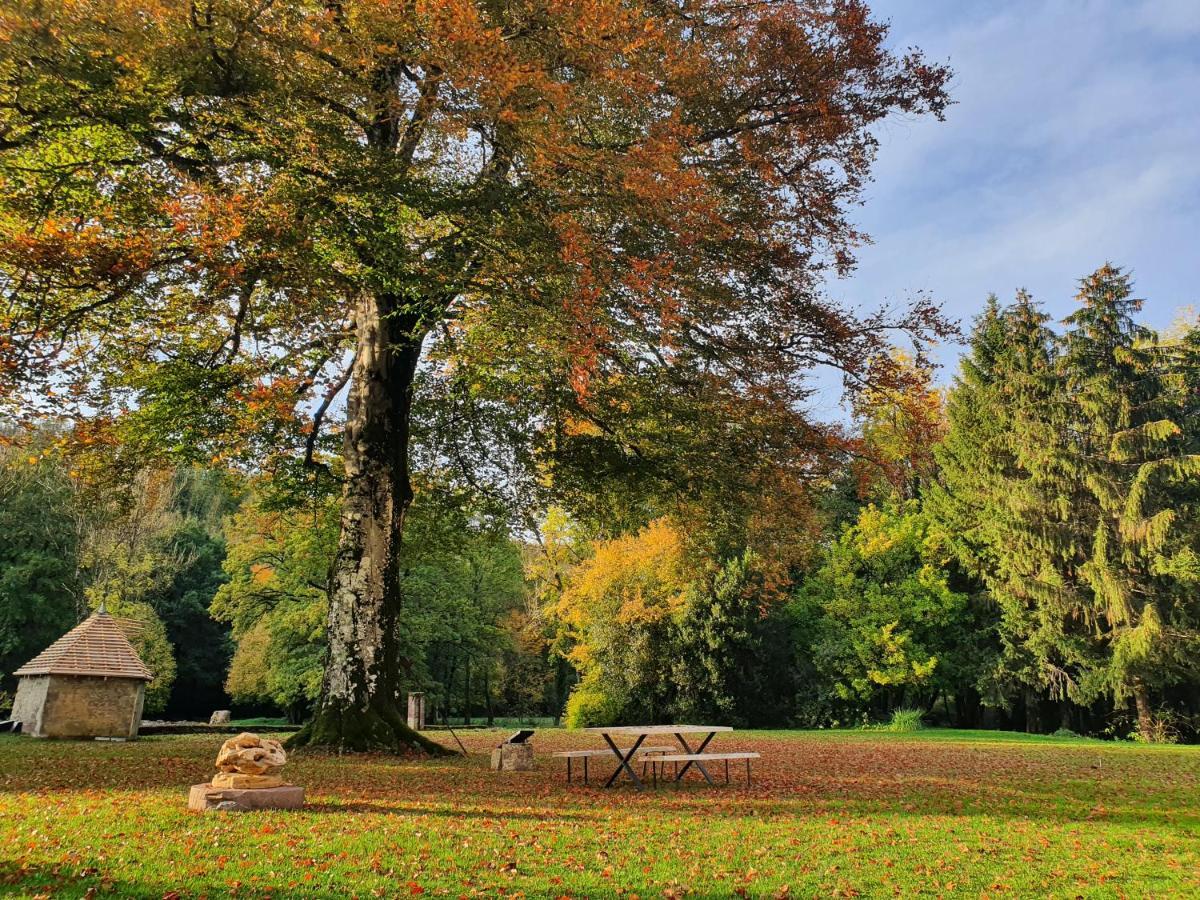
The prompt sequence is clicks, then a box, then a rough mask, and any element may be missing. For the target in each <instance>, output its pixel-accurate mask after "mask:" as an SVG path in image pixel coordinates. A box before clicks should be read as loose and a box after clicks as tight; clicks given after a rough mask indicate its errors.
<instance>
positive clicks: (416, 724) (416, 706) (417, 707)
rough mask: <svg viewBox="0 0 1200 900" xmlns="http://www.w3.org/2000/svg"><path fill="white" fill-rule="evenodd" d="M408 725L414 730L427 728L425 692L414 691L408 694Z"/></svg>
mask: <svg viewBox="0 0 1200 900" xmlns="http://www.w3.org/2000/svg"><path fill="white" fill-rule="evenodd" d="M408 727H409V728H411V729H412V730H413V731H423V730H424V729H425V693H424V692H423V691H413V692H412V693H410V694H409V695H408Z"/></svg>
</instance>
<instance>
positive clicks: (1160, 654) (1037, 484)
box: [928, 265, 1200, 738]
mask: <svg viewBox="0 0 1200 900" xmlns="http://www.w3.org/2000/svg"><path fill="white" fill-rule="evenodd" d="M1078 299H1079V300H1080V302H1081V307H1080V308H1079V309H1078V310H1077V311H1076V312H1075V313H1074V314H1072V315H1071V316H1069V317H1068V318H1067V319H1066V320H1065V322H1064V324H1065V325H1066V326H1067V331H1066V333H1065V334H1064V335H1062V336H1061V337H1059V336H1056V335H1055V334H1054V333H1053V332H1051V331H1050V329H1049V328H1048V327H1047V323H1048V321H1049V317H1048V316H1047V315H1046V314H1045V313H1044V312H1043V311H1042V310H1041V309H1040V308H1038V306H1037V305H1036V304H1035V303H1034V302H1033V300H1032V299H1031V298H1030V297H1029V296H1028V295H1026V294H1024V293H1022V294H1019V295H1018V297H1017V301H1016V303H1015V304H1014V305H1013V306H1011V307H1009V308H1007V309H1003V310H1002V309H1000V308H999V307H998V305H997V304H996V303H995V302H994V301H993V302H991V303H989V306H988V308H987V310H986V311H985V312H984V314H983V315H982V316H981V317H980V319H979V320H978V322H977V323H976V327H975V330H974V332H973V335H972V341H971V350H970V352H969V354H968V356H967V358H966V359H965V360H964V362H963V367H962V371H961V373H960V375H959V376H958V378H957V379H956V382H955V385H954V388H953V390H952V391H951V393H950V396H949V398H948V402H947V416H948V422H949V430H948V434H947V437H946V440H945V441H944V442H943V444H942V445H941V446H940V447H939V448H938V451H937V456H938V461H939V464H940V466H941V472H940V476H939V481H938V483H937V484H936V485H934V486H933V487H932V488H931V489H930V491H929V495H928V502H929V506H930V510H931V512H932V513H933V514H934V516H935V517H936V518H938V519H939V520H940V521H941V522H942V523H943V524H945V525H947V526H948V527H949V530H950V531H951V532H952V533H954V534H956V535H957V541H958V551H959V555H960V557H961V558H962V560H963V562H964V564H965V565H966V566H967V567H968V569H969V570H971V571H973V572H974V573H976V574H977V575H978V576H979V577H981V578H982V579H983V581H984V583H985V584H986V586H987V588H988V591H989V593H990V594H991V596H992V597H993V599H994V600H995V601H996V602H997V603H998V604H999V606H1000V608H1001V611H1002V617H1001V626H1000V628H1001V637H1002V640H1003V642H1004V645H1005V650H1006V652H1005V655H1004V661H1003V665H1002V668H1001V671H1000V672H999V673H998V674H999V675H1000V679H1001V680H1002V681H1003V680H1005V679H1007V680H1008V681H1010V682H1015V683H1018V684H1023V685H1025V686H1026V687H1027V688H1032V689H1034V690H1037V691H1041V692H1048V693H1049V695H1050V697H1051V698H1053V699H1059V700H1066V699H1070V700H1073V701H1075V702H1077V703H1081V704H1088V703H1092V702H1094V701H1095V700H1096V699H1098V698H1099V697H1101V696H1102V695H1108V696H1110V697H1111V698H1112V699H1113V700H1114V702H1116V703H1117V704H1122V703H1125V702H1128V700H1129V699H1130V698H1132V699H1133V701H1134V703H1135V707H1136V710H1137V715H1138V731H1139V733H1140V734H1141V735H1142V736H1144V737H1147V738H1153V737H1156V736H1160V734H1161V728H1160V727H1159V723H1158V722H1156V720H1155V716H1154V711H1153V702H1152V693H1153V692H1154V691H1156V690H1157V691H1161V690H1162V689H1164V688H1166V687H1168V686H1170V685H1171V684H1175V683H1179V682H1181V681H1184V680H1188V679H1193V678H1195V676H1196V669H1197V663H1196V662H1194V661H1193V660H1195V659H1196V658H1197V654H1196V652H1195V651H1196V649H1197V648H1198V647H1200V629H1198V628H1197V626H1198V625H1200V604H1197V603H1196V601H1195V600H1193V596H1194V594H1195V585H1196V582H1197V580H1198V579H1200V566H1198V565H1197V561H1198V560H1200V556H1198V555H1197V551H1196V535H1197V534H1198V530H1197V527H1196V525H1197V521H1196V519H1197V499H1198V498H1200V485H1198V483H1197V478H1196V476H1197V474H1200V463H1198V460H1200V457H1198V456H1197V451H1200V435H1198V434H1197V428H1196V427H1195V426H1193V425H1192V424H1191V423H1192V422H1195V421H1197V420H1196V416H1195V412H1196V410H1195V409H1194V407H1195V405H1196V402H1197V401H1196V400H1195V399H1194V398H1195V397H1196V396H1197V392H1196V387H1197V384H1198V383H1200V378H1198V377H1197V374H1196V373H1197V372H1198V371H1200V367H1198V366H1197V362H1200V356H1198V355H1197V350H1200V335H1196V334H1195V333H1194V332H1189V333H1187V334H1185V335H1184V336H1183V337H1182V338H1180V339H1179V340H1177V341H1173V342H1170V343H1169V344H1160V343H1159V342H1158V339H1157V336H1156V335H1155V334H1154V333H1153V332H1152V331H1150V330H1149V329H1147V328H1145V327H1143V326H1141V325H1139V324H1138V323H1137V322H1136V321H1135V319H1134V316H1135V315H1136V313H1137V312H1138V311H1139V310H1140V308H1141V301H1139V300H1136V299H1134V298H1133V296H1132V288H1131V284H1130V279H1129V276H1128V275H1127V274H1125V273H1123V272H1122V271H1121V270H1120V269H1118V268H1116V267H1113V266H1110V265H1106V266H1103V267H1101V268H1100V269H1099V270H1097V271H1096V272H1095V273H1093V274H1092V275H1091V276H1089V277H1088V278H1085V279H1084V280H1083V281H1082V282H1081V288H1080V293H1079V297H1078Z"/></svg>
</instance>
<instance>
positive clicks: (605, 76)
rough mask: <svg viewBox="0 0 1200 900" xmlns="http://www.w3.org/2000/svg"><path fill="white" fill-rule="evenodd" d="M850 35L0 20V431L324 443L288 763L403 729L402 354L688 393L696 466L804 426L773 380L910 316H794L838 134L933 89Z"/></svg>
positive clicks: (53, 6)
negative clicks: (295, 733) (332, 530)
mask: <svg viewBox="0 0 1200 900" xmlns="http://www.w3.org/2000/svg"><path fill="white" fill-rule="evenodd" d="M886 33H887V32H886V27H885V26H883V25H882V24H879V23H877V22H875V21H873V20H872V19H871V18H870V16H869V11H868V9H867V8H866V6H865V5H864V4H863V3H861V2H856V0H811V2H804V0H781V2H764V3H749V4H748V3H741V2H738V3H732V2H725V0H676V2H657V0H567V2H544V0H540V2H539V0H324V2H320V0H190V2H186V0H106V2H87V0H82V2H81V0H24V2H21V3H18V4H16V5H11V4H10V5H8V6H6V7H5V9H4V11H3V12H2V13H0V178H2V179H3V184H2V190H0V278H2V282H0V290H2V291H3V296H2V299H0V386H2V389H3V391H4V393H5V394H6V395H7V396H8V397H9V398H10V399H11V400H15V401H16V402H15V403H14V406H13V408H14V414H21V415H24V416H26V417H30V418H33V417H37V416H39V415H44V414H46V413H49V412H53V413H55V414H61V413H63V412H64V411H71V410H74V411H76V412H78V413H79V414H80V415H83V416H86V418H87V422H86V425H81V426H80V427H79V428H77V430H76V434H77V436H78V438H79V440H81V441H86V442H93V443H94V442H102V441H105V440H107V439H108V438H109V436H111V435H112V434H114V433H116V434H119V435H120V436H121V438H122V440H123V441H124V442H125V443H127V444H128V443H130V442H132V443H134V444H138V443H139V442H140V444H141V445H142V446H143V447H144V448H145V449H147V450H149V449H155V450H166V451H175V452H180V453H185V454H186V453H193V454H203V455H204V457H205V458H216V459H217V460H219V461H227V462H229V463H231V464H232V463H242V464H247V465H249V464H253V465H256V466H267V467H269V466H272V465H282V464H283V461H285V460H286V459H289V458H293V457H295V458H303V459H304V460H305V462H306V463H308V464H309V465H314V466H319V465H321V464H322V460H323V459H325V460H327V459H328V455H327V454H324V453H323V452H322V447H323V446H324V445H323V439H322V426H328V424H329V423H330V421H332V420H337V422H341V421H343V420H344V426H343V427H342V430H343V437H344V440H343V441H342V448H341V461H342V463H343V464H344V470H345V471H344V496H343V508H342V525H341V537H340V543H339V549H338V552H337V556H336V561H335V563H334V566H333V570H332V573H331V577H330V589H329V590H330V612H329V623H328V625H329V628H328V632H329V652H328V662H327V666H326V673H325V679H324V685H323V691H322V697H321V701H320V703H319V706H318V710H317V713H316V716H315V718H314V720H313V721H312V722H311V723H310V725H309V727H308V729H307V731H305V732H304V733H302V734H301V736H300V737H299V739H298V742H299V743H304V742H311V743H318V744H326V745H335V746H339V747H343V748H348V749H350V748H365V747H371V746H393V747H394V746H398V745H403V744H411V743H414V742H416V741H417V738H416V736H414V735H413V734H412V733H411V732H410V731H409V730H408V729H407V728H406V727H405V725H404V724H403V721H402V720H401V717H400V715H399V713H398V706H397V696H398V692H399V684H400V672H399V663H398V660H397V655H398V654H397V653H396V652H395V640H396V636H395V622H396V611H397V608H398V605H399V603H400V597H399V594H398V587H397V583H398V579H397V559H398V556H397V547H398V540H399V536H400V534H401V531H402V526H403V521H404V514H405V510H406V508H407V507H408V505H409V502H410V501H411V499H412V487H411V480H410V460H409V443H410V424H411V422H412V412H413V410H412V403H413V384H414V378H415V376H416V374H417V373H418V372H419V370H420V369H419V367H420V365H421V359H422V356H423V352H428V350H429V349H430V348H431V347H434V346H438V347H441V348H443V350H442V352H441V355H440V357H439V359H438V365H439V366H440V367H442V369H443V370H453V369H454V368H455V366H459V367H460V368H461V369H462V370H463V371H468V370H470V368H471V367H472V366H475V367H477V368H484V369H485V368H486V367H487V366H488V365H495V366H497V367H506V366H512V367H513V368H512V371H515V372H528V373H537V374H538V375H539V376H546V375H547V374H549V375H550V376H553V378H554V379H557V381H558V383H560V384H563V385H566V386H568V387H569V391H567V392H565V393H563V394H559V395H556V397H557V398H558V399H557V400H556V402H557V403H561V404H563V405H564V406H567V407H570V410H569V411H570V421H572V422H575V423H586V427H587V428H588V429H591V430H592V432H596V433H599V434H602V435H604V436H606V437H607V438H608V439H610V440H611V441H613V442H614V443H616V444H621V442H622V439H621V430H622V428H623V425H622V422H624V421H632V420H634V419H639V418H640V419H642V420H644V418H645V415H646V410H645V408H644V407H645V404H644V403H635V402H631V401H630V399H629V397H628V396H626V395H625V394H624V393H623V392H622V391H621V390H619V389H617V387H619V386H621V385H628V384H643V385H645V384H654V385H656V389H657V391H658V392H659V393H660V395H661V396H662V397H664V398H668V397H696V398H703V400H704V406H703V408H704V409H705V410H707V411H710V412H711V413H712V417H713V418H715V419H716V420H719V421H721V422H724V423H726V426H728V427H724V430H723V431H721V429H717V428H714V432H716V431H721V433H722V434H723V435H724V438H723V444H722V446H733V447H736V446H737V445H738V439H737V435H738V434H741V433H743V432H742V431H739V430H738V428H743V429H744V432H745V433H747V434H750V433H753V431H754V425H755V423H756V422H762V421H768V420H770V421H782V420H783V419H785V418H787V417H789V416H790V417H793V420H794V422H795V423H798V424H795V425H794V426H793V427H792V428H791V430H790V431H789V429H783V432H784V433H791V434H804V433H806V432H805V428H806V423H805V421H804V419H803V418H802V417H800V413H799V402H800V401H801V400H803V397H804V395H805V392H806V390H807V388H806V387H805V385H804V382H803V379H802V377H801V376H802V375H803V373H804V371H805V370H806V369H808V368H811V367H813V366H815V365H818V364H822V363H824V364H829V365H832V366H835V367H837V368H840V369H841V370H843V371H844V372H845V373H846V378H847V382H848V383H849V384H851V385H853V384H856V383H858V382H859V381H861V380H862V379H863V378H864V377H865V376H866V375H867V373H868V366H867V364H866V363H867V361H868V360H870V359H873V358H876V357H878V355H879V354H880V352H881V351H882V350H883V349H884V340H885V339H884V337H883V336H882V335H883V333H884V332H885V330H886V328H887V327H890V326H895V327H899V328H902V329H906V330H907V331H909V332H910V333H912V334H914V336H916V337H918V338H920V337H922V336H924V335H926V334H927V333H928V332H929V331H930V330H931V329H932V330H935V331H936V330H937V329H938V328H939V327H940V323H939V322H938V320H937V317H936V314H935V313H934V312H933V311H932V309H930V308H929V307H928V306H924V305H920V304H918V305H917V306H915V307H912V308H909V309H906V310H903V311H900V312H898V313H897V314H895V315H891V314H887V313H881V314H879V315H873V316H869V317H865V318H864V317H856V316H855V315H852V314H850V313H848V312H846V311H843V310H841V309H839V308H837V307H836V306H834V305H831V304H830V303H828V302H827V301H825V300H824V299H823V298H822V295H821V293H820V284H821V281H822V279H823V278H824V277H825V275H826V273H827V271H828V270H830V269H833V270H836V271H839V272H845V271H847V270H848V269H849V268H850V266H851V265H852V256H851V254H852V251H853V248H854V246H855V245H856V244H857V243H858V242H859V241H860V240H861V239H862V236H861V235H859V234H857V233H856V232H855V230H854V228H853V227H852V225H851V224H850V222H849V220H848V218H847V209H848V208H849V207H850V206H851V205H852V204H853V203H855V202H856V201H857V199H858V197H859V194H860V190H861V188H862V186H863V184H864V181H865V180H866V178H867V177H868V174H869V167H870V164H871V161H872V157H873V151H874V149H875V139H874V137H873V133H872V125H873V124H874V123H876V122H878V121H879V120H881V119H883V118H884V117H886V116H888V115H889V114H892V113H908V114H921V113H933V114H936V115H940V114H941V112H942V111H943V109H944V108H945V106H946V103H947V98H946V95H945V92H944V88H945V84H946V80H947V78H948V71H947V70H946V68H944V67H942V66H939V65H932V64H929V63H927V62H926V61H924V60H923V59H922V57H921V56H920V54H919V53H918V52H915V51H912V52H909V53H907V54H906V55H903V56H897V55H894V54H893V53H891V52H889V51H888V50H887V49H885V46H884V41H885V37H886ZM481 336H482V337H481ZM444 348H449V349H448V350H446V349H444ZM531 377H532V376H531ZM873 377H875V378H886V377H887V374H886V373H885V372H881V371H880V370H875V372H874V376H873ZM514 389H515V390H516V391H517V392H518V393H519V392H520V391H521V384H520V382H519V380H517V382H516V384H515V387H514ZM343 394H344V400H343V399H342V396H343ZM651 396H652V395H651ZM642 399H645V396H643V398H642ZM343 410H344V415H343V413H342V411H343ZM561 412H562V411H561V410H556V411H553V414H552V411H550V410H546V411H545V416H544V418H543V419H542V420H541V423H540V424H541V425H543V426H546V427H549V426H548V424H547V423H549V422H551V421H554V422H562V421H564V418H563V416H562V415H560V413H561ZM739 422H740V425H738V427H734V425H735V423H739ZM664 429H665V430H667V431H669V430H670V429H669V428H665V427H664ZM812 433H813V434H815V433H816V432H815V431H813V432H812ZM747 446H748V449H749V450H751V451H752V450H754V449H755V446H754V445H747Z"/></svg>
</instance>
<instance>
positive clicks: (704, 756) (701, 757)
mask: <svg viewBox="0 0 1200 900" xmlns="http://www.w3.org/2000/svg"><path fill="white" fill-rule="evenodd" d="M760 756H761V754H759V753H753V752H742V751H738V752H734V753H663V754H660V755H657V756H655V757H653V758H652V759H651V760H650V765H651V768H652V772H653V776H654V783H655V784H658V765H659V763H688V764H689V765H690V764H691V763H697V764H699V763H702V762H721V761H724V763H725V783H726V784H729V761H730V760H731V759H732V760H742V759H744V760H745V761H746V787H750V760H752V759H758V758H759V757H760ZM675 780H676V781H678V780H679V775H678V774H676V776H675Z"/></svg>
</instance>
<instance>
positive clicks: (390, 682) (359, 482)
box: [289, 293, 449, 753]
mask: <svg viewBox="0 0 1200 900" xmlns="http://www.w3.org/2000/svg"><path fill="white" fill-rule="evenodd" d="M355 329H356V337H357V342H358V343H357V352H356V355H355V358H354V365H353V370H352V377H351V383H350V393H349V396H348V397H347V401H346V430H345V442H344V450H343V453H344V457H345V458H344V462H345V470H346V482H345V487H344V488H343V492H342V521H341V536H340V537H339V539H338V549H337V555H336V556H335V558H334V563H333V569H332V571H331V573H330V584H329V617H328V620H327V632H328V642H329V646H328V654H327V657H326V662H325V675H324V679H323V681H322V685H321V698H320V700H319V701H318V703H317V708H316V711H315V713H314V715H313V718H312V720H311V721H310V722H309V723H308V724H307V725H306V726H305V727H304V729H303V730H301V731H300V732H298V733H297V734H296V735H295V736H294V737H293V738H292V740H291V741H290V742H289V746H292V747H302V746H320V747H329V748H332V749H336V750H339V751H362V750H403V749H412V748H419V749H422V750H425V751H427V752H430V753H448V752H449V751H447V750H445V748H443V747H441V746H440V745H438V744H436V743H434V742H433V741H430V740H429V739H428V738H426V737H423V736H422V735H420V734H418V733H417V732H415V731H413V730H412V729H411V728H409V727H408V723H407V722H406V721H405V713H404V711H403V710H402V709H401V700H402V697H401V691H400V672H399V647H398V640H397V637H398V636H397V634H396V622H397V613H398V611H399V607H400V579H399V549H400V536H401V532H402V530H403V526H404V514H405V511H406V510H407V509H408V505H409V503H411V502H412V485H411V482H410V480H409V471H408V439H409V424H410V423H409V420H410V413H411V408H412V388H413V378H414V376H415V373H416V367H417V361H418V359H419V358H420V354H421V335H420V334H419V333H417V331H416V323H415V322H413V321H412V320H411V317H408V316H405V315H403V314H401V313H400V312H399V311H398V310H397V309H396V308H395V303H394V300H393V298H391V297H388V296H386V295H381V296H376V295H372V294H369V293H364V294H363V295H362V296H361V297H360V298H359V301H358V303H357V306H356V308H355Z"/></svg>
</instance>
